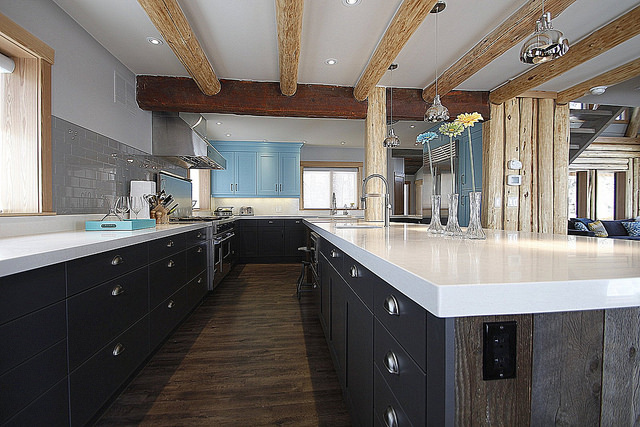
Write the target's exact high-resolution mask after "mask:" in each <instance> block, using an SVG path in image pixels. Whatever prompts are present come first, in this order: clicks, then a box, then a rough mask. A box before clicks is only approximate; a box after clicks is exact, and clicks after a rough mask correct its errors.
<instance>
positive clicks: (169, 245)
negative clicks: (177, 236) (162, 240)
mask: <svg viewBox="0 0 640 427" xmlns="http://www.w3.org/2000/svg"><path fill="white" fill-rule="evenodd" d="M173 245H175V243H173V240H169V241H168V242H167V247H168V248H172V247H173Z"/></svg>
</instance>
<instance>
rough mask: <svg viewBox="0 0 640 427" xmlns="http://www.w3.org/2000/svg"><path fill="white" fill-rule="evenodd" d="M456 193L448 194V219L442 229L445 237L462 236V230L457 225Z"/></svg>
mask: <svg viewBox="0 0 640 427" xmlns="http://www.w3.org/2000/svg"><path fill="white" fill-rule="evenodd" d="M459 197H460V195H459V194H458V193H451V194H449V218H448V219H447V226H446V227H445V229H444V234H445V235H446V236H462V229H461V228H460V225H459V224H458V198H459Z"/></svg>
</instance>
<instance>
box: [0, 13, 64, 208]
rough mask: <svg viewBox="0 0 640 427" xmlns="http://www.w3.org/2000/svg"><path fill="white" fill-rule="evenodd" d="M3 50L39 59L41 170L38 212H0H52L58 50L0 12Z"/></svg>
mask: <svg viewBox="0 0 640 427" xmlns="http://www.w3.org/2000/svg"><path fill="white" fill-rule="evenodd" d="M0 52H2V53H3V54H5V55H7V56H10V57H19V58H33V59H36V60H37V62H38V65H37V67H38V74H39V80H38V87H37V89H36V91H37V93H38V100H37V102H38V115H39V117H38V118H37V120H36V122H37V123H38V130H37V133H38V139H39V141H38V146H39V150H40V173H39V175H40V176H39V177H38V178H39V184H40V185H39V187H40V189H39V193H40V194H39V195H38V199H39V202H38V212H7V213H0V216H32V215H52V214H55V212H53V171H52V148H51V134H52V129H51V86H52V82H51V67H52V66H53V63H54V57H55V51H54V50H53V48H51V47H50V46H49V45H47V44H46V43H44V42H43V41H42V40H40V39H39V38H37V37H36V36H34V35H33V34H31V33H30V32H28V31H27V30H25V29H24V28H22V27H21V26H20V25H18V24H16V23H15V22H13V21H12V20H11V19H9V18H8V17H7V16H6V15H4V14H2V13H0Z"/></svg>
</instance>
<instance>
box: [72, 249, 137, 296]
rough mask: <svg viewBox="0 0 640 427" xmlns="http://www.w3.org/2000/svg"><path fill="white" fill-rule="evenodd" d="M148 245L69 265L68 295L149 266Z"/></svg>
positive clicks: (73, 262) (110, 252)
mask: <svg viewBox="0 0 640 427" xmlns="http://www.w3.org/2000/svg"><path fill="white" fill-rule="evenodd" d="M148 260H149V248H148V246H147V244H146V243H143V244H140V245H133V246H125V247H124V248H120V249H116V250H113V251H108V252H103V253H99V254H96V255H91V256H88V257H84V258H78V259H74V260H72V261H69V262H68V263H67V295H73V294H76V293H78V292H81V291H84V290H85V289H89V288H90V287H92V286H93V285H97V284H98V283H102V282H106V281H107V280H111V279H114V278H116V277H118V276H121V275H123V274H126V273H128V272H130V271H133V270H136V269H138V268H140V267H142V266H145V265H147V264H148Z"/></svg>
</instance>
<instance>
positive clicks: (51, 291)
mask: <svg viewBox="0 0 640 427" xmlns="http://www.w3.org/2000/svg"><path fill="white" fill-rule="evenodd" d="M66 293H67V290H66V278H65V272H64V263H60V264H55V265H50V266H48V267H42V268H38V269H35V270H29V271H25V272H24V273H17V274H12V275H10V276H4V277H0V295H2V298H0V325H1V324H3V323H5V322H8V321H10V320H13V319H16V318H18V317H20V316H23V315H25V314H27V313H30V312H32V311H35V310H37V309H39V308H42V307H44V306H47V305H49V304H52V303H54V302H56V301H61V300H63V299H64V298H65V296H66Z"/></svg>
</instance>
